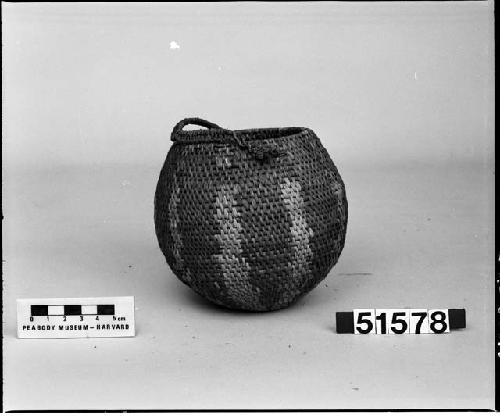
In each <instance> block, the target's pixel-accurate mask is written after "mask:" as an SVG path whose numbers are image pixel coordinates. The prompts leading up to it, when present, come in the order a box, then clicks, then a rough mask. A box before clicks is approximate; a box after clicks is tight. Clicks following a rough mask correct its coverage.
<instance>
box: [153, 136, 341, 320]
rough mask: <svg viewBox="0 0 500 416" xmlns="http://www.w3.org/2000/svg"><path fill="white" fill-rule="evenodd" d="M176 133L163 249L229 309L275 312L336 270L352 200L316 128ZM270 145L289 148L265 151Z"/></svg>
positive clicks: (162, 204)
mask: <svg viewBox="0 0 500 416" xmlns="http://www.w3.org/2000/svg"><path fill="white" fill-rule="evenodd" d="M234 134H236V135H237V136H238V140H239V142H240V143H245V145H246V146H247V148H246V149H245V148H242V147H241V146H238V145H237V144H235V143H234V141H232V140H233V138H232V137H231V135H234ZM175 135H176V137H177V138H178V139H179V138H180V139H182V140H179V142H176V143H174V145H172V147H171V148H170V151H169V152H168V155H167V157H166V161H165V164H164V166H163V168H162V170H161V173H160V177H159V181H158V185H157V188H156V193H155V214H154V219H155V230H156V235H157V237H158V241H159V245H160V248H161V250H162V252H163V254H164V255H165V257H166V260H167V263H168V264H169V266H170V268H171V269H172V271H173V272H174V273H175V275H176V276H177V277H178V278H179V279H180V280H181V281H182V282H184V283H185V284H186V285H188V286H190V287H191V288H192V289H193V290H194V291H196V292H197V293H199V294H200V295H202V296H203V297H205V298H206V299H208V300H210V301H212V302H214V303H216V304H219V305H223V306H226V307H228V308H232V309H242V310H250V311H271V310H276V309H280V308H284V307H287V306H288V305H290V304H291V303H293V302H294V301H295V300H296V299H297V298H299V297H300V296H301V295H304V294H305V293H307V292H309V291H310V290H311V289H313V288H314V287H315V286H316V285H317V284H318V283H319V282H320V281H321V280H323V279H324V278H325V277H326V276H327V274H328V272H329V271H330V270H331V268H332V267H333V266H334V265H335V263H336V262H337V260H338V258H339V256H340V253H341V251H342V249H343V247H344V242H345V236H346V227H347V199H346V193H345V187H344V183H343V181H342V179H341V177H340V175H339V173H338V171H337V169H336V167H335V165H334V163H333V161H332V160H331V158H330V156H329V155H328V153H327V151H326V149H325V148H324V147H323V146H322V145H321V142H320V140H319V139H318V138H317V137H316V135H315V134H314V132H313V131H312V130H310V129H306V128H300V127H297V128H296V127H292V128H279V129H277V128H274V129H273V128H271V129H252V130H239V131H235V132H231V131H228V130H224V129H209V130H195V131H180V132H177V133H175ZM172 138H173V140H174V139H175V137H174V133H173V137H172ZM266 146H267V149H269V148H270V146H271V147H272V149H279V152H280V155H279V156H276V155H275V156H273V157H269V158H262V157H258V153H259V151H261V152H262V148H264V151H265V149H266ZM256 154H257V157H256ZM261 156H262V154H261Z"/></svg>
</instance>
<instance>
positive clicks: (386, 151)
mask: <svg viewBox="0 0 500 416" xmlns="http://www.w3.org/2000/svg"><path fill="white" fill-rule="evenodd" d="M2 16H3V20H2V24H3V25H2V30H3V63H2V65H3V66H2V70H3V74H2V75H3V141H2V150H3V191H4V203H3V214H4V216H5V219H4V227H3V236H2V237H3V243H4V252H3V255H4V406H5V409H6V410H11V409H32V410H34V409H49V408H52V409H95V408H98V409H112V408H115V409H116V408H119V409H146V408H157V409H159V408H163V409H172V408H176V409H181V408H276V407H279V408H345V409H347V408H375V407H382V408H432V407H436V408H441V407H446V408H450V407H453V408H491V407H493V388H494V383H493V379H494V373H493V370H494V350H493V348H494V336H493V328H494V324H493V316H494V315H493V293H494V292H493V282H494V267H493V266H494V263H493V260H494V252H493V246H494V243H493V215H494V207H493V183H494V176H493V163H494V159H493V157H494V156H493V145H494V139H493V137H494V104H493V97H494V79H493V76H494V72H493V59H494V53H493V3H492V2H470V3H468V2H443V3H438V2H436V3H425V2H424V3H417V4H415V3H384V2H381V3H375V4H365V3H351V2H346V3H329V2H321V3H279V4H278V3H228V4H226V3H217V4H201V3H199V4H193V3H191V4H130V3H129V4H47V3H46V4H8V3H3V4H2ZM171 42H175V44H176V45H178V46H179V47H178V48H177V47H174V48H173V49H172V48H171V45H174V44H171ZM189 116H199V117H203V118H207V119H209V120H210V121H213V122H215V123H217V124H220V125H222V126H224V127H227V128H235V129H242V128H252V127H277V126H306V127H310V128H312V129H313V130H314V131H315V132H316V133H317V135H318V136H319V137H320V138H321V140H322V142H323V144H324V145H325V147H327V149H328V150H329V152H330V154H331V156H332V158H333V159H334V161H335V163H336V164H337V166H338V168H339V170H340V173H341V174H342V176H343V178H344V181H345V183H346V189H347V196H348V200H349V225H348V235H347V241H346V247H345V249H344V252H343V254H342V256H341V258H340V261H339V263H338V264H337V266H336V267H335V268H334V269H333V270H332V272H331V273H330V275H329V276H328V278H327V279H326V280H325V281H324V282H323V283H322V284H321V285H320V286H319V287H318V288H316V289H315V290H314V291H313V292H311V293H310V294H309V295H308V296H306V297H305V298H303V299H302V300H301V301H300V302H299V303H297V304H296V305H295V306H293V307H291V308H289V309H287V310H283V311H279V312H275V313H268V314H246V313H235V312H231V311H227V310H222V309H218V308H215V307H212V306H211V305H209V304H207V303H206V302H204V301H203V300H202V299H200V298H198V297H197V295H194V294H192V293H191V291H190V290H189V289H188V288H186V287H185V286H183V285H182V284H181V283H180V282H179V281H177V280H176V279H175V277H174V276H173V275H172V273H171V271H170V270H169V268H168V266H167V265H166V263H165V261H164V258H163V256H162V254H161V252H160V250H159V248H158V245H157V242H156V237H155V235H154V226H153V195H154V188H155V186H156V181H157V177H158V173H159V171H160V168H161V165H162V163H163V160H164V158H165V155H166V153H167V151H168V148H169V146H170V143H169V134H170V131H171V128H172V127H173V125H174V124H175V123H176V122H177V121H179V120H180V119H181V118H184V117H189ZM116 295H133V296H135V297H136V307H137V336H136V337H135V338H133V339H117V340H114V339H104V340H103V339H99V340H93V339H89V340H41V341H37V340H18V339H16V338H15V299H16V298H20V297H62V296H72V297H74V296H116ZM404 307H412V308H448V307H450V308H461V307H465V308H466V309H467V318H468V322H467V325H468V326H467V329H465V330H463V331H458V332H452V333H451V334H449V335H442V336H410V335H404V336H396V337H395V336H356V337H355V336H353V335H337V334H335V328H334V315H335V312H337V311H347V310H352V309H353V308H404Z"/></svg>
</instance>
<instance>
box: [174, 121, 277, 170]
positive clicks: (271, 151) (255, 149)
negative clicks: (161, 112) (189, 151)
mask: <svg viewBox="0 0 500 416" xmlns="http://www.w3.org/2000/svg"><path fill="white" fill-rule="evenodd" d="M189 124H194V125H195V126H200V127H206V128H207V129H217V130H222V131H224V132H226V133H227V134H228V136H229V138H228V140H229V141H230V142H232V143H234V144H235V145H237V146H238V147H239V148H240V149H243V150H245V151H247V152H248V153H250V154H251V155H252V156H253V157H255V158H256V159H258V160H261V161H265V160H268V159H271V158H275V157H278V156H284V155H286V154H287V153H286V151H284V150H281V149H279V148H278V146H276V145H275V144H267V145H266V144H262V143H260V142H257V143H255V144H249V143H248V142H247V141H245V140H243V138H242V137H239V136H238V134H236V132H235V131H232V130H227V129H224V128H222V127H220V126H218V125H217V124H215V123H212V122H210V121H207V120H203V119H202V118H198V117H191V118H185V119H184V120H181V121H179V122H178V123H177V124H176V125H175V127H174V129H173V130H172V134H171V136H170V139H171V140H172V141H173V142H184V140H183V139H182V138H181V137H179V136H178V134H179V133H180V132H181V131H182V129H183V128H184V127H185V126H187V125H189ZM190 142H191V143H194V141H190Z"/></svg>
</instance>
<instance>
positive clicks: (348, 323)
mask: <svg viewBox="0 0 500 416" xmlns="http://www.w3.org/2000/svg"><path fill="white" fill-rule="evenodd" d="M403 310H404V309H401V311H403ZM442 311H447V312H448V320H449V329H450V330H453V329H463V328H465V327H466V318H465V309H442ZM336 324H337V325H336V331H337V334H354V333H355V329H354V327H355V322H354V312H353V311H351V312H337V313H336Z"/></svg>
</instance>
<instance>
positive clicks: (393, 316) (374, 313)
mask: <svg viewBox="0 0 500 416" xmlns="http://www.w3.org/2000/svg"><path fill="white" fill-rule="evenodd" d="M353 312H354V333H355V334H395V335H399V334H443V333H446V332H450V322H449V316H448V310H447V309H354V310H353Z"/></svg>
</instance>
